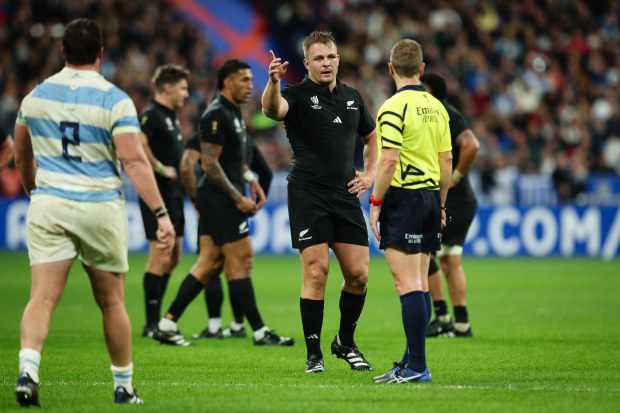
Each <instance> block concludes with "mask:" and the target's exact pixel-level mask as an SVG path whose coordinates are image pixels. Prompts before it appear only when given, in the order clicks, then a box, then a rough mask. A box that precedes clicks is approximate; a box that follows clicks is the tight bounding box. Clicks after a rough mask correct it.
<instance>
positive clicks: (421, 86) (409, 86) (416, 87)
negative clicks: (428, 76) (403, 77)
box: [396, 85, 426, 93]
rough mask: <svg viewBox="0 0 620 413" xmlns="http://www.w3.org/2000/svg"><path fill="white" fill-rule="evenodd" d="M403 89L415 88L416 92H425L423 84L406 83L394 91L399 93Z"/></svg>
mask: <svg viewBox="0 0 620 413" xmlns="http://www.w3.org/2000/svg"><path fill="white" fill-rule="evenodd" d="M405 90H415V91H416V92H426V88H425V87H424V85H407V86H403V87H401V88H400V89H398V90H397V91H396V93H400V92H402V91H405Z"/></svg>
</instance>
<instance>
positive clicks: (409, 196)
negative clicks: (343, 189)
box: [379, 186, 441, 253]
mask: <svg viewBox="0 0 620 413" xmlns="http://www.w3.org/2000/svg"><path fill="white" fill-rule="evenodd" d="M379 234H380V235H381V241H380V242H379V248H381V249H385V248H387V247H398V248H400V249H402V250H404V251H407V252H410V253H421V252H435V251H437V250H438V249H439V247H440V246H441V198H440V195H439V191H426V190H414V189H403V188H397V187H393V186H392V187H390V188H389V189H388V191H387V192H386V194H385V196H384V197H383V205H382V206H381V214H380V215H379Z"/></svg>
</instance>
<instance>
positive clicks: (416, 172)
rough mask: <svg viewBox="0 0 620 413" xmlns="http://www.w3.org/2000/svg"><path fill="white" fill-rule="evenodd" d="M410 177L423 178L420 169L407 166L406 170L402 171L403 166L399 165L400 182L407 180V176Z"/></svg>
mask: <svg viewBox="0 0 620 413" xmlns="http://www.w3.org/2000/svg"><path fill="white" fill-rule="evenodd" d="M409 175H412V176H423V175H424V172H422V170H421V169H418V168H416V167H415V166H413V165H407V169H405V170H404V171H403V165H402V164H401V165H400V180H401V181H405V179H407V176H409Z"/></svg>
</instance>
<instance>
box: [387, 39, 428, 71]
mask: <svg viewBox="0 0 620 413" xmlns="http://www.w3.org/2000/svg"><path fill="white" fill-rule="evenodd" d="M422 59H423V56H422V46H420V43H418V42H416V41H415V40H411V39H403V40H400V41H399V42H398V43H396V45H394V47H393V48H392V52H391V53H390V63H392V67H393V68H394V71H395V72H396V74H397V75H399V76H403V77H406V78H412V77H414V76H416V75H417V74H418V73H420V68H421V67H422V62H423V60H422Z"/></svg>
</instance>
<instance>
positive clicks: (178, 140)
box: [140, 65, 189, 337]
mask: <svg viewBox="0 0 620 413" xmlns="http://www.w3.org/2000/svg"><path fill="white" fill-rule="evenodd" d="M151 82H152V83H153V87H154V88H155V98H154V99H153V100H152V101H151V103H150V104H149V105H148V106H147V107H146V109H144V111H143V112H142V116H141V117H140V128H141V129H142V132H141V133H140V138H141V141H142V146H143V148H144V151H145V152H146V155H147V158H148V159H149V162H150V163H151V166H152V168H153V170H154V171H155V178H156V179H157V186H158V187H159V192H160V193H161V195H162V197H163V199H164V204H165V205H166V208H168V213H169V214H170V219H171V220H172V224H173V225H174V230H175V232H176V240H175V244H174V249H173V250H172V252H171V253H166V252H164V251H162V250H161V249H159V248H157V220H156V218H155V215H153V212H152V211H151V210H150V209H149V207H148V206H147V205H146V204H145V203H144V201H143V200H142V199H140V212H142V222H143V224H144V233H145V235H146V238H147V239H148V240H149V259H148V262H147V264H146V271H145V273H144V283H143V286H144V300H145V304H146V325H145V326H144V329H143V330H142V337H153V334H154V333H155V331H156V330H157V322H158V321H159V316H160V309H161V300H162V298H163V296H164V292H165V291H166V285H167V284H168V279H169V278H170V274H171V273H172V270H173V269H174V268H175V267H176V266H177V264H178V263H179V259H180V257H181V251H182V247H183V230H184V227H185V217H184V216H183V188H182V187H181V182H180V180H179V179H177V177H178V171H179V163H180V162H181V154H182V143H183V135H181V125H180V124H179V120H178V119H177V115H176V110H178V109H180V108H181V107H183V104H184V103H185V100H186V99H187V98H188V97H189V94H188V82H189V71H188V70H187V69H185V68H183V67H181V66H177V65H163V66H159V67H158V68H157V69H156V70H155V74H154V75H153V78H152V79H151Z"/></svg>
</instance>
